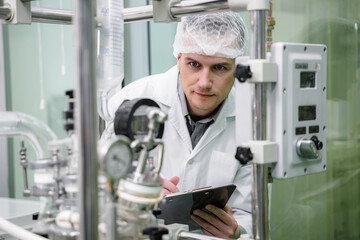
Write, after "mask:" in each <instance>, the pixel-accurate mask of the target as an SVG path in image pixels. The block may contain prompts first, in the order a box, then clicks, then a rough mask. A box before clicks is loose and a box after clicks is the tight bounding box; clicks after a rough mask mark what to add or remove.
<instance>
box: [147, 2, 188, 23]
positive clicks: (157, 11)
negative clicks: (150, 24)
mask: <svg viewBox="0 0 360 240" xmlns="http://www.w3.org/2000/svg"><path fill="white" fill-rule="evenodd" d="M179 2H181V1H179V0H154V1H153V13H154V22H178V21H180V19H178V18H176V17H174V15H173V14H172V13H171V10H170V9H171V7H172V6H173V5H175V4H177V3H179Z"/></svg>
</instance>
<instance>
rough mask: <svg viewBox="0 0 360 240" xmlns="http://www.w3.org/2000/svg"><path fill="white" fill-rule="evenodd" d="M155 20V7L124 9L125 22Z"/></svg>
mask: <svg viewBox="0 0 360 240" xmlns="http://www.w3.org/2000/svg"><path fill="white" fill-rule="evenodd" d="M152 18H153V6H152V5H148V6H141V7H133V8H124V22H125V23H129V22H135V21H145V20H151V19H152Z"/></svg>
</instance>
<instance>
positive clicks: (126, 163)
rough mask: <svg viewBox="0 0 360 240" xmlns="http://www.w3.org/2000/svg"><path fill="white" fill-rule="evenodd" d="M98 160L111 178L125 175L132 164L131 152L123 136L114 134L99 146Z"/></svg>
mask: <svg viewBox="0 0 360 240" xmlns="http://www.w3.org/2000/svg"><path fill="white" fill-rule="evenodd" d="M99 153H100V160H101V165H102V168H103V170H104V171H105V174H106V175H107V176H108V177H109V178H111V179H113V180H116V179H120V178H122V177H125V176H126V175H127V174H128V173H129V171H130V169H131V166H132V158H133V153H132V150H131V147H130V141H129V139H128V138H127V137H125V136H116V138H115V139H113V140H110V141H107V142H106V143H105V144H104V145H103V146H101V147H100V150H99Z"/></svg>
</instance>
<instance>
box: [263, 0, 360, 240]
mask: <svg viewBox="0 0 360 240" xmlns="http://www.w3.org/2000/svg"><path fill="white" fill-rule="evenodd" d="M273 4H274V5H273V6H274V8H273V16H274V18H275V20H276V25H275V29H274V31H273V41H274V42H276V41H282V42H303V43H321V44H326V45H327V47H328V64H327V100H328V101H327V112H328V113H327V171H326V172H324V173H319V174H315V175H309V176H305V177H298V178H294V179H289V180H281V181H280V180H275V181H274V184H273V187H272V196H271V203H272V205H271V220H270V222H271V237H272V239H276V240H277V239H316V240H320V239H323V240H331V239H334V240H338V239H354V240H355V239H360V228H359V226H360V152H359V149H360V105H359V104H360V75H359V73H360V61H359V60H360V54H359V51H360V33H359V29H358V28H359V27H360V26H359V25H360V3H359V1H358V0H349V1H338V0H317V1H297V0H279V1H273Z"/></svg>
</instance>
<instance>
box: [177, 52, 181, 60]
mask: <svg viewBox="0 0 360 240" xmlns="http://www.w3.org/2000/svg"><path fill="white" fill-rule="evenodd" d="M180 57H181V53H179V54H178V56H177V60H178V61H179V60H180Z"/></svg>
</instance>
